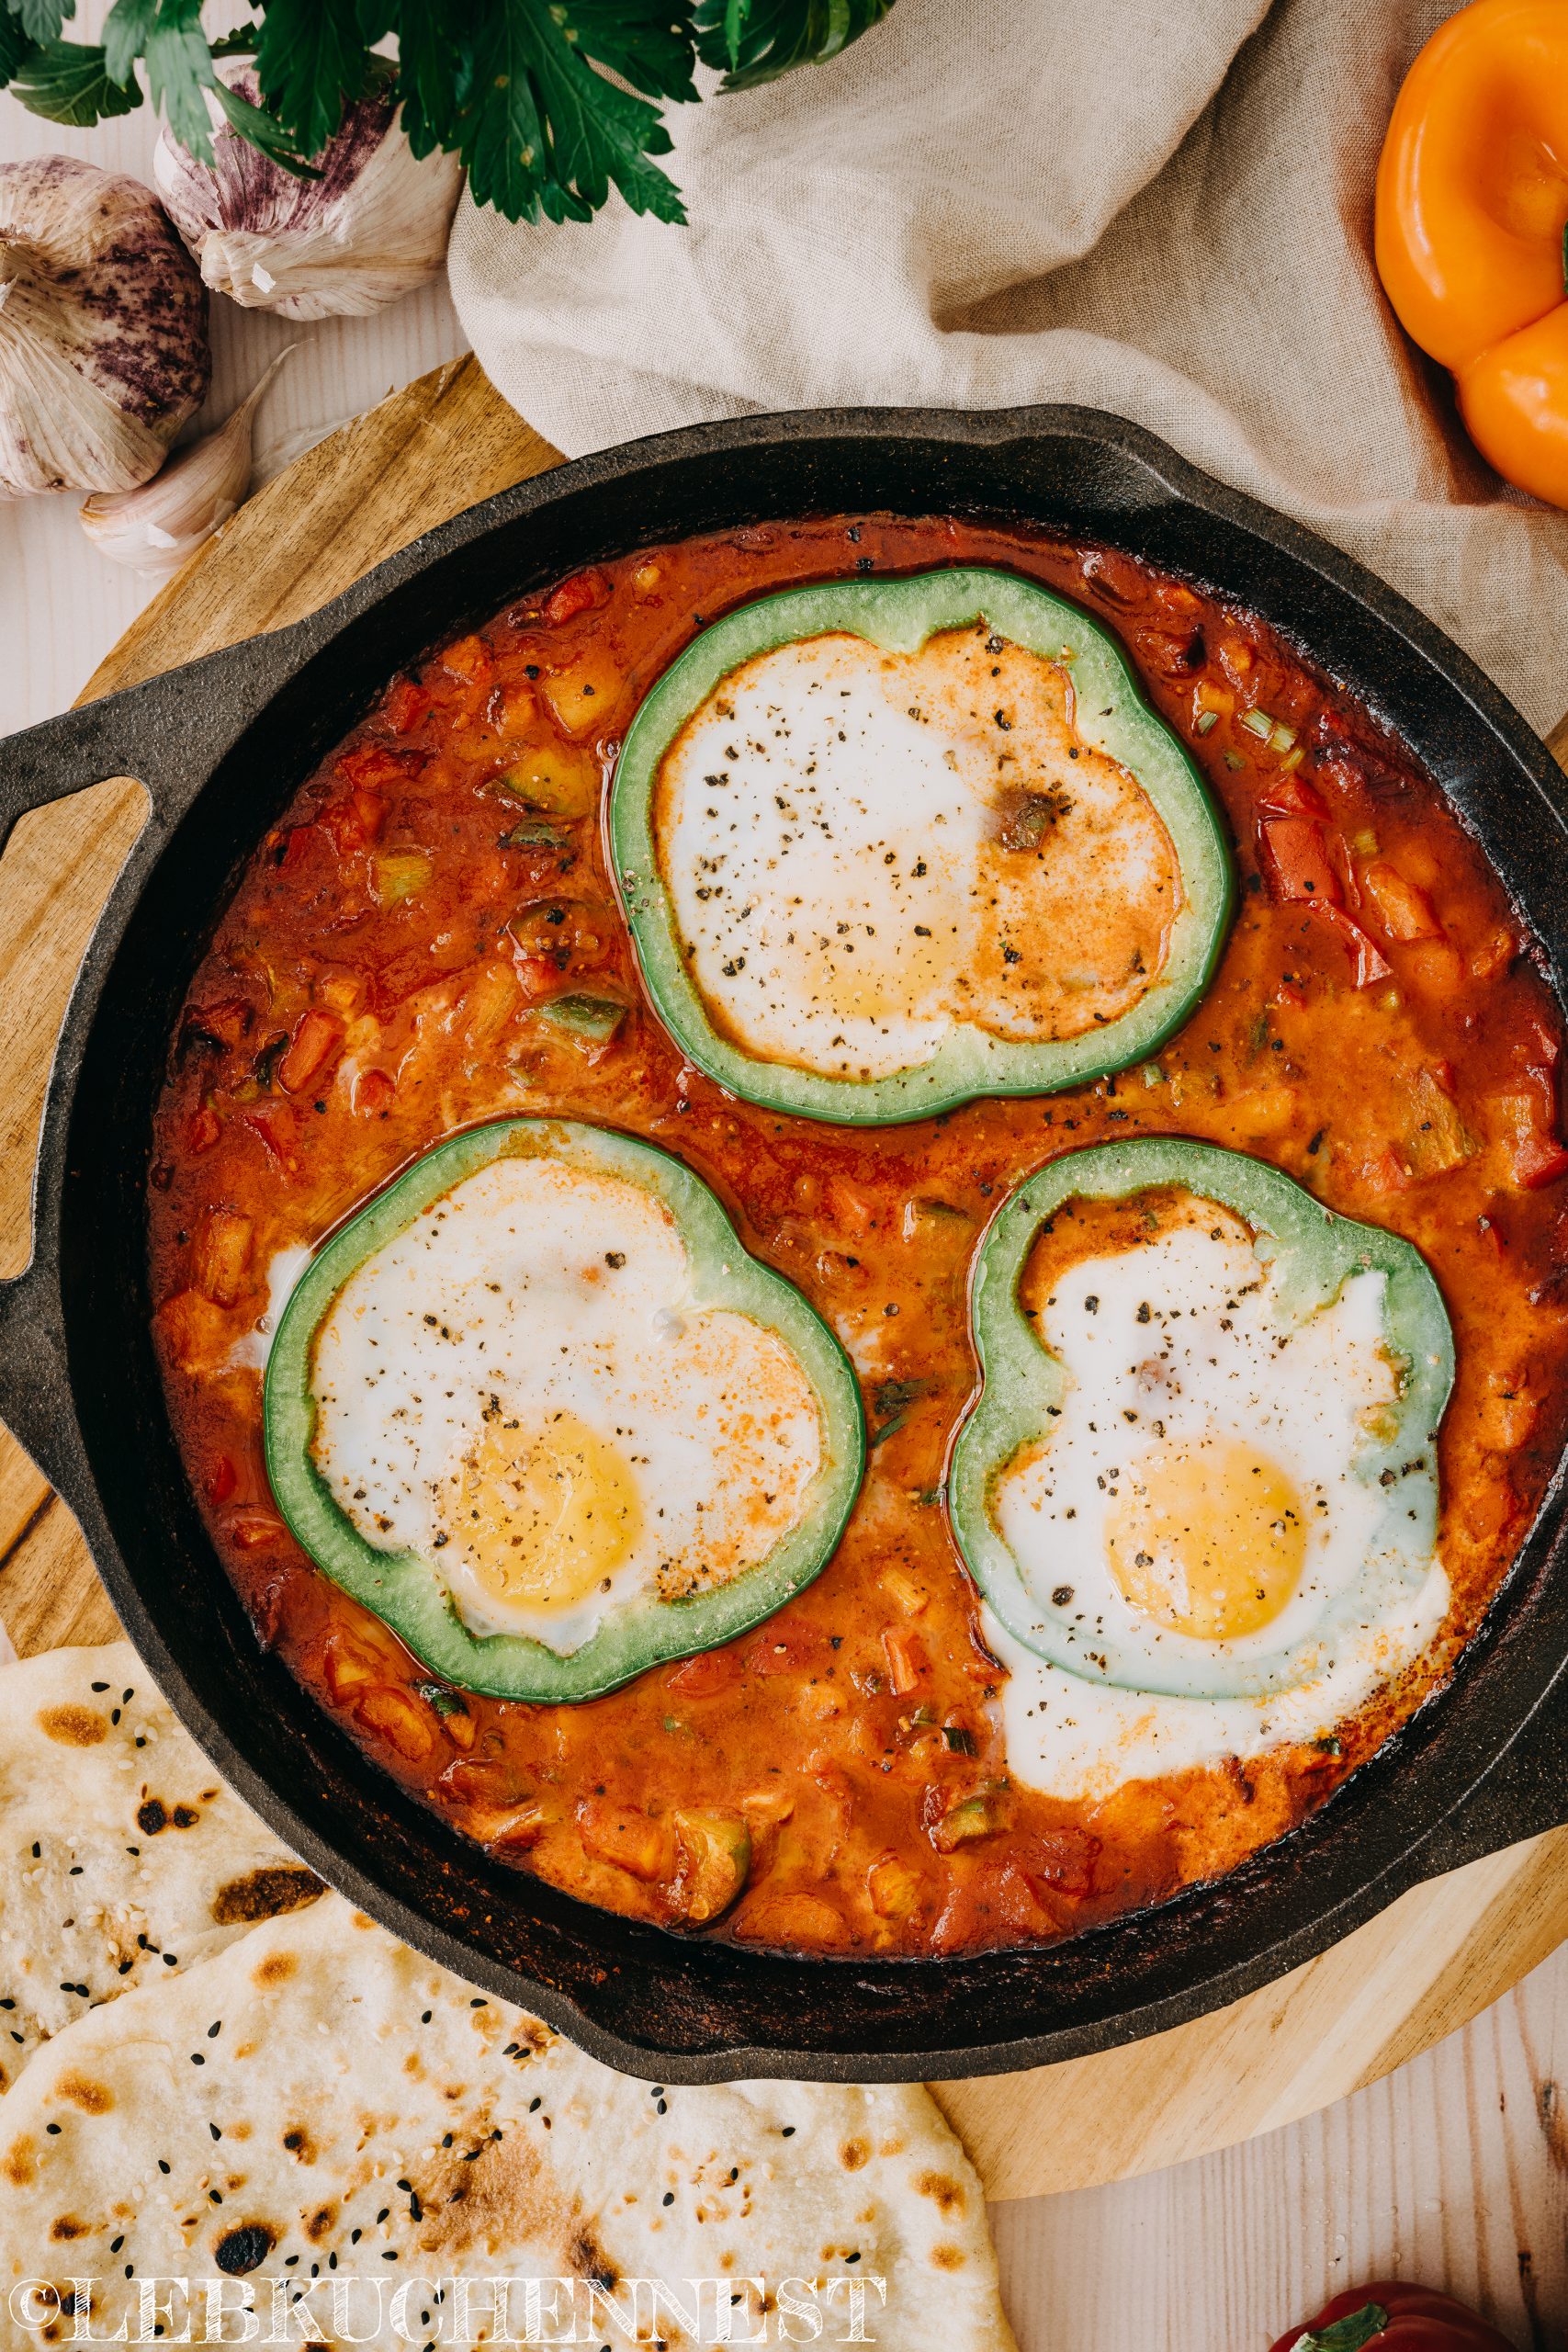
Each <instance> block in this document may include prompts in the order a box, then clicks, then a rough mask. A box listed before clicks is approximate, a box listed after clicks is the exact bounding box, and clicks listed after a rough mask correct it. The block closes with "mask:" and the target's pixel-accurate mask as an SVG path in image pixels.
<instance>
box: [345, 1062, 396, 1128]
mask: <svg viewBox="0 0 1568 2352" xmlns="http://www.w3.org/2000/svg"><path fill="white" fill-rule="evenodd" d="M397 1091H398V1090H397V1086H396V1083H395V1081H394V1080H392V1079H390V1078H389V1076H388V1075H387V1072H386V1071H385V1070H384V1069H362V1070H361V1071H360V1073H359V1075H358V1077H357V1078H356V1079H355V1081H354V1107H355V1112H356V1114H358V1116H359V1117H360V1118H362V1119H374V1118H376V1117H378V1115H379V1114H380V1113H381V1112H383V1111H385V1110H386V1109H387V1108H388V1107H389V1104H390V1103H391V1100H392V1097H393V1095H394V1094H395V1093H396V1092H397Z"/></svg>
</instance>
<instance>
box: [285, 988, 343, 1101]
mask: <svg viewBox="0 0 1568 2352" xmlns="http://www.w3.org/2000/svg"><path fill="white" fill-rule="evenodd" d="M342 1045H343V1023H342V1022H341V1021H340V1020H339V1019H338V1018H337V1016H336V1014H335V1013H332V1012H321V1010H320V1008H319V1007H318V1006H316V1005H312V1006H311V1007H310V1011H309V1012H302V1013H301V1014H300V1015H299V1020H298V1021H297V1022H296V1023H295V1024H294V1035H293V1036H292V1037H291V1038H290V1039H289V1041H288V1052H287V1053H286V1054H285V1055H284V1057H283V1059H282V1060H281V1061H280V1062H279V1063H278V1065H277V1082H278V1084H279V1086H281V1087H282V1089H283V1091H284V1092H285V1093H286V1094H300V1093H303V1091H304V1090H305V1089H306V1087H308V1086H310V1085H313V1084H314V1082H315V1080H316V1079H317V1078H318V1077H319V1076H320V1075H321V1071H322V1070H324V1069H325V1068H326V1067H327V1064H328V1063H329V1062H330V1061H332V1060H333V1059H334V1058H335V1057H336V1056H337V1054H338V1052H339V1051H340V1049H341V1047H342Z"/></svg>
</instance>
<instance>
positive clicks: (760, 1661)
mask: <svg viewBox="0 0 1568 2352" xmlns="http://www.w3.org/2000/svg"><path fill="white" fill-rule="evenodd" d="M821 1645H822V1643H821V1635H820V1634H818V1631H817V1629H816V1627H815V1626H814V1625H808V1624H806V1623H803V1622H802V1621H801V1620H800V1619H798V1618H796V1619H794V1620H791V1619H789V1618H787V1617H775V1618H774V1619H773V1623H771V1624H768V1625H764V1626H763V1627H762V1629H761V1632H760V1633H759V1634H757V1636H756V1638H755V1640H753V1641H751V1642H750V1643H749V1644H748V1645H747V1648H746V1655H745V1661H744V1662H745V1667H746V1670H747V1672H748V1673H749V1674H796V1673H798V1672H799V1670H800V1668H802V1667H803V1666H807V1665H809V1664H810V1662H811V1660H812V1658H813V1657H815V1656H816V1654H817V1652H818V1650H819V1649H820V1647H821Z"/></svg>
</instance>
